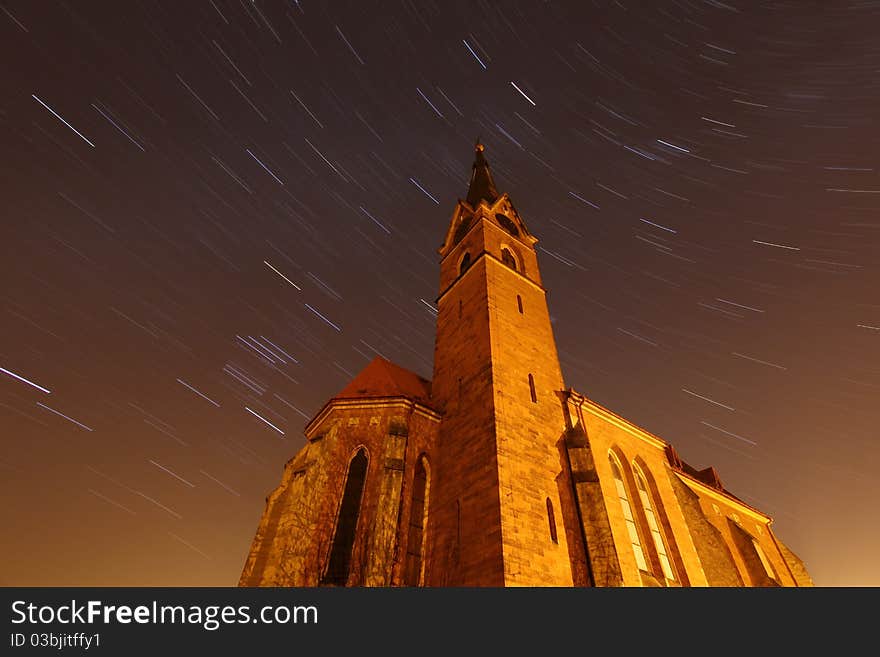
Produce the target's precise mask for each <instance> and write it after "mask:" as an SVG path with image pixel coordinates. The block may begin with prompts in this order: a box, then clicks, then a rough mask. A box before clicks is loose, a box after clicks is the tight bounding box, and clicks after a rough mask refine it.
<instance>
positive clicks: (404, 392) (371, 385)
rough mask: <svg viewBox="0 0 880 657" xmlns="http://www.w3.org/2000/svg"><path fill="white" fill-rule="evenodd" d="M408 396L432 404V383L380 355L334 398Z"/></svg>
mask: <svg viewBox="0 0 880 657" xmlns="http://www.w3.org/2000/svg"><path fill="white" fill-rule="evenodd" d="M369 397H406V398H407V399H412V400H414V401H419V402H422V403H423V404H428V405H430V403H431V382H430V381H428V380H427V379H423V378H422V377H420V376H419V375H418V374H415V373H414V372H410V371H409V370H407V369H404V368H402V367H400V365H395V364H394V363H392V362H391V361H389V360H386V359H384V358H382V357H381V356H376V357H375V358H374V359H373V360H372V361H370V363H369V365H367V366H366V367H365V368H364V369H363V370H361V372H360V374H358V375H357V376H356V377H354V379H352V380H351V382H350V383H349V384H348V385H347V386H345V388H344V389H343V390H342V391H341V392H340V393H338V394H336V395H334V396H333V399H364V398H369Z"/></svg>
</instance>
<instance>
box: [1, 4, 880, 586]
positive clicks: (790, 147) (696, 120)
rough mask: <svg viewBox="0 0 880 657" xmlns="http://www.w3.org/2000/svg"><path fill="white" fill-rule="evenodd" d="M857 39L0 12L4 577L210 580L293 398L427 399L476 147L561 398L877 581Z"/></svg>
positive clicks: (876, 216)
mask: <svg viewBox="0 0 880 657" xmlns="http://www.w3.org/2000/svg"><path fill="white" fill-rule="evenodd" d="M641 4H642V3H640V5H641ZM661 5H662V6H661ZM878 33H880V3H877V2H868V1H864V0H862V1H858V2H846V1H843V0H841V1H840V2H835V3H830V2H826V1H817V2H789V3H786V2H764V3H757V2H745V1H743V0H724V1H723V2H722V1H720V0H719V1H714V0H705V1H703V2H700V1H697V0H689V1H688V0H681V1H679V2H667V3H658V6H655V7H650V8H646V7H644V6H638V7H637V6H636V5H635V4H634V3H633V4H631V3H630V2H628V1H627V0H624V1H623V2H613V3H606V2H586V1H583V2H581V1H579V0H578V1H574V0H573V1H571V2H488V1H485V2H471V3H454V2H447V1H446V0H443V1H440V0H436V1H431V2H425V1H422V0H403V1H401V2H382V3H379V2H329V1H328V2H314V1H308V0H302V1H299V2H296V1H289V2H281V1H278V2H275V1H269V0H260V1H259V2H248V1H245V0H193V1H192V2H176V1H167V2H152V1H146V0H142V1H136V0H131V1H126V2H73V1H72V0H71V1H69V2H48V1H47V2H27V1H24V0H21V1H16V0H3V2H2V4H0V55H2V62H3V72H2V73H0V152H2V159H0V192H2V211H0V256H2V257H0V281H2V283H0V368H2V370H0V438H2V452H0V494H2V505H0V506H2V512H0V513H2V515H0V522H2V530H0V553H2V555H3V558H2V567H0V584H2V585H41V586H48V585H163V586H176V585H208V586H214V585H217V586H228V585H235V584H236V583H237V581H238V577H239V575H240V573H241V569H242V567H243V564H244V560H245V556H246V554H247V552H248V549H249V547H250V542H251V540H252V538H253V534H254V531H255V529H256V527H257V523H258V521H259V518H260V514H261V513H262V511H263V507H264V498H265V496H266V494H267V493H268V492H269V491H270V490H271V489H273V488H274V487H275V486H276V485H277V484H278V482H279V480H280V476H281V472H282V467H283V465H284V463H285V461H287V460H288V459H289V458H291V457H292V456H293V455H294V454H295V453H296V451H297V450H298V449H299V448H300V447H301V446H302V445H303V443H304V438H303V436H302V429H303V427H304V425H305V423H306V422H307V420H308V419H310V418H311V417H312V416H314V415H315V414H316V413H317V411H318V410H319V409H320V407H321V405H322V404H323V403H324V402H325V401H326V400H327V399H328V398H329V397H330V396H331V395H332V394H334V393H336V392H338V391H339V390H340V389H342V388H343V387H344V386H345V385H346V383H347V382H348V381H349V380H350V379H351V378H352V377H353V376H354V375H355V374H356V373H357V372H358V371H359V370H360V369H361V368H362V367H364V366H365V365H366V364H367V363H368V362H369V361H370V360H371V359H372V358H373V357H374V356H375V355H376V354H380V355H382V356H384V357H386V358H388V359H390V360H392V361H394V362H396V363H399V364H400V365H402V366H404V367H407V368H409V369H411V370H413V371H415V372H416V373H418V374H420V375H422V376H424V377H426V378H430V376H431V369H432V358H433V340H434V325H435V317H436V314H435V306H434V301H435V299H436V296H437V293H438V278H439V267H438V255H437V249H438V247H439V246H440V243H441V240H442V239H443V237H444V235H445V231H446V229H447V226H448V222H449V220H450V217H451V213H452V210H453V208H454V205H455V202H456V200H457V199H458V198H461V197H463V196H464V195H465V194H466V190H467V181H468V178H469V176H470V170H471V162H472V159H473V144H474V141H475V139H476V138H477V137H478V136H479V137H480V138H481V139H482V142H483V143H484V144H485V145H486V156H487V158H488V160H489V162H490V164H491V166H492V171H493V173H494V176H495V180H496V182H497V184H498V187H499V190H500V191H507V192H509V193H510V194H511V198H512V199H513V201H514V202H515V204H516V206H517V209H518V210H519V212H520V213H521V215H522V217H523V218H524V220H525V222H526V224H527V226H528V228H529V230H530V232H531V233H533V234H534V235H536V236H537V237H538V238H539V240H540V242H539V243H538V255H539V258H540V264H541V273H542V275H543V278H544V283H545V286H546V287H547V289H548V290H549V304H550V310H551V317H552V320H553V323H554V330H555V335H556V341H557V345H558V348H559V355H560V360H561V363H562V369H563V374H564V376H565V380H566V384H567V385H569V386H571V387H573V388H575V389H576V390H578V391H579V392H581V393H583V394H585V395H587V396H588V397H590V398H592V399H594V400H596V401H597V402H599V403H600V404H602V405H604V406H607V407H609V408H610V409H612V410H614V411H615V412H617V413H618V414H620V415H623V416H625V417H627V418H628V419H630V420H631V421H633V422H635V423H636V424H638V425H639V426H642V427H644V428H646V429H648V430H649V431H651V432H652V433H654V434H656V435H659V436H661V437H663V438H664V439H666V440H668V441H669V442H671V443H672V444H673V445H674V446H675V447H676V449H677V450H678V452H679V454H680V455H681V456H682V458H684V459H685V460H686V461H688V462H689V463H691V464H692V465H693V466H695V467H698V468H703V467H706V466H708V465H713V466H715V468H716V469H717V470H718V471H719V473H720V476H721V479H722V481H723V482H724V484H725V487H726V488H728V489H729V490H731V491H732V492H733V493H735V494H736V495H737V496H739V497H740V498H741V499H743V500H744V501H746V502H748V503H750V504H753V505H754V506H757V507H758V508H760V509H761V510H763V511H765V512H767V513H769V514H770V515H771V516H772V517H773V518H774V528H775V530H776V532H777V535H778V536H779V537H780V538H781V539H782V540H783V541H784V542H786V543H787V544H788V545H789V546H790V547H791V548H792V549H793V550H794V551H795V552H796V553H797V554H798V555H799V556H800V557H802V558H803V559H804V560H805V562H806V564H807V567H808V568H809V570H810V572H811V574H812V575H813V577H814V579H815V582H816V584H818V585H824V586H834V585H880V560H878V559H877V558H876V557H877V554H880V527H878V523H877V517H878V515H877V509H878V508H880V476H878V469H880V441H878V426H880V403H878V402H880V267H878V263H880V176H878V172H880V161H878V153H880V125H878V108H880V41H878V39H877V35H878Z"/></svg>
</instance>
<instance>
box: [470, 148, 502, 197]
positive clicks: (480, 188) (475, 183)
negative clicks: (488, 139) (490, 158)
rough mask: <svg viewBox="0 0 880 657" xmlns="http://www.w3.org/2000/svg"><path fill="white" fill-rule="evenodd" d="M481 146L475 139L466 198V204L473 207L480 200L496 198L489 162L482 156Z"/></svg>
mask: <svg viewBox="0 0 880 657" xmlns="http://www.w3.org/2000/svg"><path fill="white" fill-rule="evenodd" d="M483 148H484V147H483V145H482V144H481V143H480V140H479V139H477V143H476V144H475V145H474V151H475V153H474V167H473V172H472V173H471V183H470V186H469V187H468V193H467V199H466V200H467V202H468V204H469V205H470V206H471V207H474V208H475V207H476V206H477V205H478V204H479V203H480V201H481V200H486V201H489V203H494V202H495V201H496V200H498V190H497V189H496V188H495V181H494V180H492V172H491V171H489V163H488V162H487V161H486V158H485V157H484V156H483Z"/></svg>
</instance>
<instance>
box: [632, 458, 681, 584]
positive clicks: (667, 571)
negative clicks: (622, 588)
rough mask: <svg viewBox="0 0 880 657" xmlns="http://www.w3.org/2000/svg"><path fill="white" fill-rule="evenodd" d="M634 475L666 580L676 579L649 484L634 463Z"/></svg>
mask: <svg viewBox="0 0 880 657" xmlns="http://www.w3.org/2000/svg"><path fill="white" fill-rule="evenodd" d="M633 473H634V474H635V476H636V488H638V489H639V497H640V498H641V500H642V508H643V509H644V510H645V518H646V519H647V521H648V528H649V529H650V530H651V537H652V538H653V539H654V547H655V548H657V556H658V557H659V558H660V567H661V568H662V569H663V576H664V577H665V578H666V579H675V573H674V572H673V570H672V563H671V562H670V560H669V553H668V551H667V549H666V541H665V540H664V539H663V532H662V531H661V529H660V523H659V521H658V519H657V514H655V513H654V506H653V505H652V504H651V494H650V493H649V492H648V482H647V481H646V479H645V475H644V474H643V473H642V470H641V468H640V467H639V466H638V464H636V463H633Z"/></svg>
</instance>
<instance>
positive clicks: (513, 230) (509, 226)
mask: <svg viewBox="0 0 880 657" xmlns="http://www.w3.org/2000/svg"><path fill="white" fill-rule="evenodd" d="M495 219H496V220H497V221H498V223H499V224H500V225H501V227H502V228H503V229H504V230H506V231H507V232H508V233H510V234H511V235H513V236H514V237H519V229H518V228H517V227H516V224H515V223H513V221H512V220H511V219H510V217H507V216H506V215H503V214H496V215H495Z"/></svg>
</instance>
